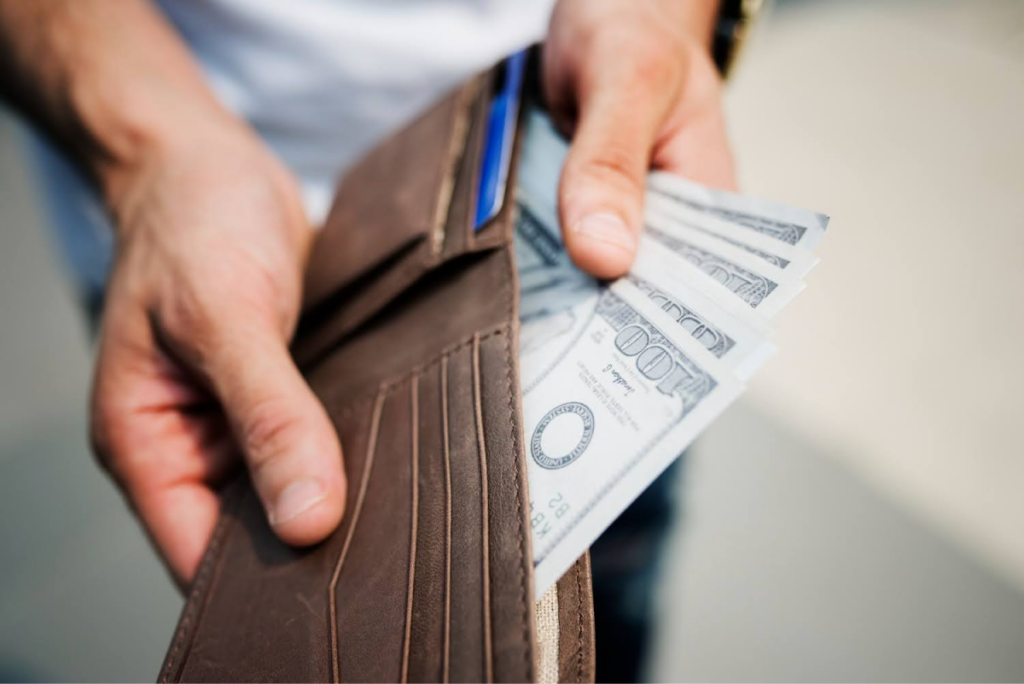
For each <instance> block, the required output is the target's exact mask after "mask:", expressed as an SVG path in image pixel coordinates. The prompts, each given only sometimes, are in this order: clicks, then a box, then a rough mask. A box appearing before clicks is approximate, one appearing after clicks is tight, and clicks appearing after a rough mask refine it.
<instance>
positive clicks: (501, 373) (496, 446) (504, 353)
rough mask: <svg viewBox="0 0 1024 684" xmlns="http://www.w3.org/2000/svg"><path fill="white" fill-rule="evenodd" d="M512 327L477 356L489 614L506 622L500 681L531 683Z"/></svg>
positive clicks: (524, 493)
mask: <svg viewBox="0 0 1024 684" xmlns="http://www.w3.org/2000/svg"><path fill="white" fill-rule="evenodd" d="M514 344H515V336H514V334H513V333H512V331H511V330H509V331H505V332H503V333H502V334H498V335H492V336H490V337H488V338H486V339H483V340H481V342H480V344H479V348H478V350H477V354H478V365H479V374H480V377H481V378H483V379H484V381H483V383H482V384H481V387H480V400H481V424H482V426H483V442H484V444H485V446H486V450H487V453H493V454H503V455H504V457H503V458H494V459H490V462H489V469H488V470H489V475H490V478H489V482H488V508H489V518H488V519H489V523H490V530H489V535H488V536H489V538H490V554H491V563H490V575H491V576H490V586H491V598H490V606H491V614H492V620H493V621H494V624H500V625H505V626H506V628H505V630H503V638H502V639H500V640H496V641H495V644H494V673H495V679H497V680H498V681H510V680H511V681H532V680H533V679H534V671H535V667H534V666H535V663H534V661H533V655H534V653H536V627H535V624H534V617H533V615H534V613H533V600H534V597H533V566H532V560H531V558H532V556H531V552H530V526H529V518H528V511H529V500H530V499H529V491H528V485H527V478H526V460H525V455H524V452H523V445H522V425H523V420H522V412H521V408H520V401H519V388H518V386H517V381H516V377H517V374H516V370H515V369H516V365H517V364H516V353H517V352H516V351H515V350H514V349H513V345H514Z"/></svg>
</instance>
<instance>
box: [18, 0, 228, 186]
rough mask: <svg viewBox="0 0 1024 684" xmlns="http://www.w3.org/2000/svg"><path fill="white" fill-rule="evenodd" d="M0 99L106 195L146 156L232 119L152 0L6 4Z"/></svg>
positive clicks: (56, 0) (35, 0)
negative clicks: (54, 143) (42, 132)
mask: <svg viewBox="0 0 1024 684" xmlns="http://www.w3.org/2000/svg"><path fill="white" fill-rule="evenodd" d="M0 72H2V73H3V74H4V76H3V78H2V80H0V94H2V96H3V97H4V99H6V100H8V101H9V102H10V103H11V104H12V105H13V106H14V107H16V108H18V109H20V110H21V111H22V112H24V113H25V114H26V115H27V116H28V117H29V118H30V119H32V120H33V122H35V123H36V124H37V125H39V126H41V127H42V128H44V129H45V130H46V131H47V132H49V133H50V134H51V135H52V136H53V137H54V138H55V139H57V140H58V141H59V142H60V143H61V144H62V145H63V146H64V147H65V148H66V149H68V150H69V151H70V152H71V153H72V154H73V155H74V156H75V157H76V158H77V159H78V161H80V162H81V163H82V164H83V166H84V167H85V169H86V170H87V171H88V172H89V173H90V174H91V175H92V176H93V178H94V179H95V180H96V181H97V182H98V183H99V186H100V188H101V190H102V191H103V192H104V193H105V194H106V195H107V199H108V201H109V200H110V199H111V195H116V194H117V193H118V192H119V187H120V185H122V182H121V181H120V178H121V177H122V176H123V175H124V174H125V173H126V171H127V170H128V169H131V168H136V167H138V166H140V165H141V164H142V163H143V160H144V158H145V157H146V155H149V154H151V153H153V152H154V151H157V150H159V149H160V148H163V147H166V146H173V145H176V144H184V142H185V140H186V138H187V136H188V134H189V131H190V129H191V128H192V127H193V126H195V125H196V124H198V123H202V124H203V125H204V126H208V125H209V124H210V123H211V122H215V121H225V122H227V121H228V120H229V119H230V116H229V114H228V113H227V112H226V111H225V110H224V109H223V108H222V107H221V106H220V105H219V103H218V102H217V101H216V99H215V98H214V96H213V94H212V93H211V92H210V91H209V89H208V88H207V86H206V85H205V83H204V81H203V78H202V74H201V73H200V71H199V69H198V67H197V65H196V64H195V62H194V61H193V59H192V57H191V55H190V54H189V52H188V50H187V48H186V47H185V45H184V44H183V43H182V41H181V40H180V38H179V37H178V36H177V35H176V33H175V32H174V30H173V28H172V27H171V26H169V25H168V24H167V22H166V21H165V20H164V18H163V17H162V16H161V15H160V13H159V12H158V11H157V10H156V9H154V8H153V7H152V6H151V5H150V4H149V2H148V0H119V1H118V2H109V1H108V0H73V1H68V0H31V1H29V2H26V1H25V0H0Z"/></svg>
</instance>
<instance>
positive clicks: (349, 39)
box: [36, 0, 554, 294]
mask: <svg viewBox="0 0 1024 684" xmlns="http://www.w3.org/2000/svg"><path fill="white" fill-rule="evenodd" d="M158 3H159V5H160V7H161V8H162V9H163V11H164V12H165V14H166V16H167V17H168V18H169V19H170V20H171V22H172V23H173V24H174V26H175V27H176V28H177V30H178V31H179V32H180V33H181V35H182V37H183V38H184V39H185V40H186V42H187V43H188V44H189V46H190V47H191V49H192V50H193V52H194V54H195V55H196V58H197V59H198V60H199V62H200V63H201V64H202V67H203V69H204V72H205V74H206V76H207V79H208V81H209V84H210V86H211V88H212V89H213V90H214V92H216V94H217V95H218V96H219V97H220V98H221V100H222V101H223V102H224V104H225V105H226V106H227V107H228V108H229V109H230V110H232V111H234V112H236V113H237V114H238V115H239V116H241V117H243V118H245V119H247V120H248V121H249V122H250V123H251V124H252V125H253V126H254V127H255V129H256V130H257V131H258V132H259V133H260V135H261V136H262V137H263V139H264V140H265V141H266V142H267V144H268V145H270V147H271V148H273V149H274V150H275V151H276V152H277V154H278V155H279V156H280V157H281V159H282V160H283V161H284V162H285V164H287V165H288V166H289V167H290V168H291V169H292V170H293V171H294V173H295V174H296V175H297V176H298V178H299V180H300V182H301V185H302V192H303V199H304V203H305V207H306V211H307V214H308V216H309V218H310V220H311V221H312V222H313V223H314V224H319V223H320V222H321V221H322V220H323V218H324V217H325V215H326V212H327V210H328V208H329V206H330V202H331V199H332V196H333V192H334V188H335V187H336V185H337V182H338V179H339V177H340V175H341V174H342V173H343V172H344V171H345V169H346V168H348V166H349V165H350V164H352V162H354V161H355V160H357V159H358V158H359V157H360V156H361V155H362V154H364V153H365V152H366V151H367V150H368V149H369V148H371V147H372V146H373V145H374V144H376V143H377V142H379V141H380V140H381V139H383V138H384V137H386V136H387V135H388V134H389V133H390V132H392V131H394V130H396V129H398V128H400V127H401V126H402V125H403V124H404V123H406V122H408V121H409V120H410V119H412V118H414V117H415V115H416V114H417V113H419V112H420V111H422V110H423V109H425V108H426V107H427V106H429V105H430V104H431V103H432V102H433V101H435V100H436V99H437V98H438V97H439V96H440V95H441V94H443V93H444V92H445V91H447V90H448V89H450V88H452V87H454V86H455V85H456V84H457V83H459V82H460V81H462V80H464V79H465V78H467V77H468V76H469V75H471V74H473V73H474V72H477V71H480V70H481V69H484V68H485V67H487V66H489V65H490V64H493V63H494V62H496V61H498V60H499V59H501V58H503V57H504V56H506V55H508V54H510V53H512V52H514V51H516V50H518V49H520V48H522V47H525V46H526V45H529V44H530V43H533V42H536V41H538V40H541V39H542V38H543V36H544V34H545V31H546V28H547V23H548V18H549V16H550V13H551V8H552V6H553V4H554V0H515V1H514V2H513V1H512V0H288V1H282V0H188V1H187V2H183V1H182V0H158ZM36 148H37V155H36V156H37V158H38V159H39V161H40V164H39V169H40V172H41V174H40V175H41V182H42V184H43V186H44V189H45V201H46V204H47V206H48V207H49V208H50V210H51V214H52V223H53V224H54V225H55V227H56V228H57V231H58V234H59V235H60V238H61V239H60V241H61V244H62V246H63V247H64V250H65V253H66V256H67V257H68V259H69V261H70V263H71V265H72V267H73V271H74V274H75V276H76V280H78V281H79V282H80V284H81V285H82V286H83V287H84V288H85V289H86V291H87V294H95V293H97V292H100V291H102V287H103V284H104V282H105V280H106V273H107V270H108V268H109V262H110V249H111V236H110V229H109V225H108V224H107V222H106V218H105V216H104V212H103V210H102V207H101V206H100V205H99V202H98V200H97V198H96V197H95V196H94V194H93V193H92V191H91V190H90V189H89V187H88V186H87V185H86V184H85V183H84V182H83V180H82V179H81V178H80V177H79V176H78V174H77V172H76V171H75V170H74V169H72V168H70V167H69V166H68V165H67V164H66V162H65V161H64V160H63V159H62V158H61V157H60V155H59V154H56V153H55V152H54V151H53V150H50V149H47V148H46V146H45V143H41V142H37V143H36Z"/></svg>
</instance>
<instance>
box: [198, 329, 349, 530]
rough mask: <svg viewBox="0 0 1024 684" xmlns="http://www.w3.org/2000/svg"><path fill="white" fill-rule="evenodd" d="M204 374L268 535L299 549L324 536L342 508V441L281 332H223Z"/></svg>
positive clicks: (338, 517) (343, 495) (343, 488)
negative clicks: (262, 512)
mask: <svg viewBox="0 0 1024 684" xmlns="http://www.w3.org/2000/svg"><path fill="white" fill-rule="evenodd" d="M207 372H208V373H209V376H210V380H211V382H212V384H213V386H214V390H215V392H216V393H217V395H218V397H219V399H220V400H221V403H222V405H223V408H224V411H225V413H226V415H227V418H228V421H229V423H230V424H231V427H232V431H233V433H234V435H235V437H236V439H237V440H238V443H239V444H240V445H241V447H242V450H243V455H244V458H245V461H246V464H247V465H248V467H249V471H250V474H251V476H252V481H253V485H254V487H255V488H256V492H257V494H259V497H260V499H261V500H262V502H263V507H264V509H265V510H266V512H267V519H268V520H269V521H270V525H271V527H273V529H274V532H275V533H276V534H277V536H278V537H280V538H281V540H282V541H284V542H287V543H289V544H294V545H298V546H304V545H308V544H314V543H316V542H319V541H321V540H322V539H324V538H325V537H327V535H329V534H330V533H331V532H333V531H334V529H335V528H336V527H337V526H338V523H339V522H340V521H341V516H342V513H343V512H344V507H345V486H346V483H345V475H344V470H343V468H342V455H341V446H340V444H339V442H338V436H337V433H336V432H335V430H334V427H333V425H332V424H331V421H330V419H329V418H328V417H327V412H326V411H325V410H324V407H323V405H322V404H321V403H320V401H319V400H318V399H317V398H316V396H315V395H314V394H313V392H312V390H310V388H309V386H308V385H307V384H306V381H305V380H304V379H303V378H302V376H301V375H300V374H299V371H298V368H296V366H295V364H294V362H293V361H292V359H291V356H290V355H289V353H288V349H287V347H286V345H285V342H284V340H283V339H282V337H281V335H280V333H279V332H277V331H276V330H273V329H267V330H255V331H254V330H243V331H238V334H232V335H224V336H222V342H221V343H220V344H217V345H215V349H213V350H211V353H210V355H209V364H208V367H207Z"/></svg>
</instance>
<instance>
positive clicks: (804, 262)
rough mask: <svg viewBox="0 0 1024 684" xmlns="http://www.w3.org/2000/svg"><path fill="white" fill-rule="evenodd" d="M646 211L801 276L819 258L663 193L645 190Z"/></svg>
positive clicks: (813, 265) (806, 272)
mask: <svg viewBox="0 0 1024 684" xmlns="http://www.w3.org/2000/svg"><path fill="white" fill-rule="evenodd" d="M644 204H645V207H646V209H647V210H648V211H650V212H653V213H660V214H663V215H664V216H666V217H667V218H669V219H671V220H672V221H673V222H674V223H677V224H679V225H682V226H686V227H689V228H692V229H694V230H699V231H702V232H705V233H708V234H709V235H713V236H715V237H716V238H718V239H719V240H723V241H724V242H727V243H729V244H731V245H733V246H735V247H739V248H740V249H742V250H744V251H746V252H749V253H751V254H753V255H754V256H756V257H758V258H759V259H761V260H763V261H765V262H767V263H769V264H771V265H772V266H776V267H778V268H781V269H782V270H784V271H786V272H787V273H792V274H795V275H796V276H797V277H800V278H803V277H804V276H806V275H807V274H808V273H810V271H811V269H812V268H814V267H815V266H816V265H817V264H818V262H819V261H820V259H818V257H816V256H814V254H812V253H811V252H808V251H805V250H803V249H800V248H799V247H794V246H793V245H790V244H788V243H785V242H782V241H780V240H775V239H773V238H769V237H765V236H764V235H761V234H760V233H755V232H754V231H752V230H748V229H747V228H744V227H743V226H741V225H738V224H735V223H731V222H729V221H724V220H722V219H720V218H718V217H716V216H713V215H712V214H708V213H703V212H699V211H696V210H694V209H691V208H690V207H688V206H687V205H685V204H681V203H678V202H673V201H672V200H669V199H667V198H665V197H664V196H663V195H661V194H659V193H657V192H653V191H648V193H647V195H646V197H645V198H644Z"/></svg>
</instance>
